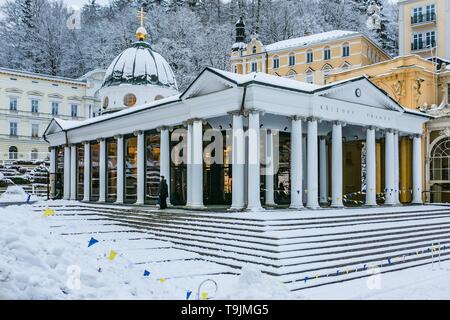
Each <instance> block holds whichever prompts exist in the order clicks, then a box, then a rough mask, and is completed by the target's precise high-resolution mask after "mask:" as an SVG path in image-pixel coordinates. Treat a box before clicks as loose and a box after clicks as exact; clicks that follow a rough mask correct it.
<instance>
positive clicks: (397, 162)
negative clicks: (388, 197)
mask: <svg viewBox="0 0 450 320" xmlns="http://www.w3.org/2000/svg"><path fill="white" fill-rule="evenodd" d="M398 142H399V141H398V131H395V132H394V201H395V204H400V192H399V190H400V158H399V153H398V152H399V150H398V148H399V147H398Z"/></svg>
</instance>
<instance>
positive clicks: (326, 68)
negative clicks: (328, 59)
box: [322, 64, 333, 83]
mask: <svg viewBox="0 0 450 320" xmlns="http://www.w3.org/2000/svg"><path fill="white" fill-rule="evenodd" d="M332 69H333V67H332V66H330V65H329V64H326V65H325V66H324V67H323V68H322V73H323V80H324V83H325V80H326V79H327V77H328V76H329V75H330V73H331V70H332Z"/></svg>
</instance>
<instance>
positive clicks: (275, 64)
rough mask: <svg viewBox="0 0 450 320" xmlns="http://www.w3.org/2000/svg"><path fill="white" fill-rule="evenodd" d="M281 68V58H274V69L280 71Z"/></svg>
mask: <svg viewBox="0 0 450 320" xmlns="http://www.w3.org/2000/svg"><path fill="white" fill-rule="evenodd" d="M279 67H280V57H278V56H275V57H273V68H274V69H278V68H279Z"/></svg>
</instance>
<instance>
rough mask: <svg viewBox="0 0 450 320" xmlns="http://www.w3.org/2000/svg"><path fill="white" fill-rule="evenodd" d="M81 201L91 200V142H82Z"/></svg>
mask: <svg viewBox="0 0 450 320" xmlns="http://www.w3.org/2000/svg"><path fill="white" fill-rule="evenodd" d="M83 184H84V187H83V192H84V197H83V201H85V202H89V201H90V200H91V143H90V142H89V141H86V142H84V178H83Z"/></svg>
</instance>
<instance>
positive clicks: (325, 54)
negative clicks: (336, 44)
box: [323, 47, 331, 60]
mask: <svg viewBox="0 0 450 320" xmlns="http://www.w3.org/2000/svg"><path fill="white" fill-rule="evenodd" d="M323 59H324V60H330V59H331V49H330V47H325V49H324V50H323Z"/></svg>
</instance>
